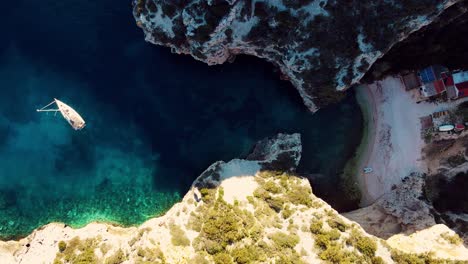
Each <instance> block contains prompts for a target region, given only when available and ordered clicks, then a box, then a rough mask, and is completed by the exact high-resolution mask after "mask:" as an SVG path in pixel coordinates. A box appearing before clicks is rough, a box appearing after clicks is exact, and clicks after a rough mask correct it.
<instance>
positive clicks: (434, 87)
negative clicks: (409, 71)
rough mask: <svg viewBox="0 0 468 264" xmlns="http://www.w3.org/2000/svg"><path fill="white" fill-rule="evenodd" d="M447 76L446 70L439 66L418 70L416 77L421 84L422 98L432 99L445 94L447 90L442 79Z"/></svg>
mask: <svg viewBox="0 0 468 264" xmlns="http://www.w3.org/2000/svg"><path fill="white" fill-rule="evenodd" d="M447 74H448V69H447V68H445V67H443V66H440V65H433V66H429V67H427V68H424V69H422V70H420V71H419V72H418V76H419V79H420V80H421V83H422V85H421V88H420V91H421V94H422V95H423V96H424V97H432V96H436V95H439V94H442V93H443V92H445V91H446V90H447V88H446V86H445V83H444V78H446V77H447Z"/></svg>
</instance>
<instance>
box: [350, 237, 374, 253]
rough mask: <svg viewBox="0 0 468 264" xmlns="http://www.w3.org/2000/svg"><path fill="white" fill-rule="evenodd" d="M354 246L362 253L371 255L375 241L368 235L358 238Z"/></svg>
mask: <svg viewBox="0 0 468 264" xmlns="http://www.w3.org/2000/svg"><path fill="white" fill-rule="evenodd" d="M355 246H356V248H357V249H358V250H359V251H360V252H361V253H362V254H364V255H365V256H368V257H373V256H374V255H375V251H376V250H377V243H376V242H375V241H374V240H372V239H371V238H370V237H360V238H358V240H357V243H356V245H355Z"/></svg>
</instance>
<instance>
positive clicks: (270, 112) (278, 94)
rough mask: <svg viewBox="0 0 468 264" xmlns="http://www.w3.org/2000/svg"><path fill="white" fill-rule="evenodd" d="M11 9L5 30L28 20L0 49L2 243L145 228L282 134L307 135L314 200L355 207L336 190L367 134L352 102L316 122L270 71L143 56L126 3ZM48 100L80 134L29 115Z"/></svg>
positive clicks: (253, 65) (241, 63) (305, 163)
mask: <svg viewBox="0 0 468 264" xmlns="http://www.w3.org/2000/svg"><path fill="white" fill-rule="evenodd" d="M47 2H50V3H47ZM5 5H6V6H7V7H6V9H7V10H9V11H11V12H8V15H7V16H5V17H2V18H1V19H5V21H2V22H3V23H2V24H4V25H5V24H7V23H6V21H8V20H11V19H12V18H13V17H15V16H22V17H25V19H24V20H20V21H18V25H17V27H15V28H6V29H4V32H5V36H6V37H7V38H8V39H9V40H10V41H9V42H4V43H1V44H0V87H2V89H1V90H0V102H1V104H0V110H1V111H0V113H1V114H0V158H1V159H0V237H2V238H3V239H8V238H15V237H19V236H24V235H27V234H28V233H30V232H31V231H32V230H33V229H34V228H37V227H39V226H41V225H44V224H47V223H49V222H52V221H60V222H65V223H66V224H69V225H72V226H76V227H78V226H83V225H85V224H86V223H89V222H91V221H109V222H115V223H118V224H122V225H134V224H139V223H141V222H143V221H145V220H147V219H148V218H150V217H152V216H156V215H158V214H161V213H164V212H165V211H166V210H167V209H168V208H170V207H171V206H172V205H173V204H174V203H176V202H178V201H179V200H180V198H181V196H183V195H184V194H185V192H186V191H187V190H188V188H189V187H190V185H191V183H192V181H193V180H194V179H195V178H196V177H197V176H198V175H199V174H200V173H201V172H202V171H203V170H204V169H205V168H207V167H208V166H209V165H210V164H211V163H213V162H214V161H216V160H230V159H232V158H235V157H239V156H242V155H245V154H246V153H247V152H248V151H249V149H250V148H251V147H252V145H253V144H254V143H255V142H256V141H257V140H259V139H261V138H264V137H267V136H272V135H274V134H276V133H278V132H286V133H288V132H299V133H301V134H302V139H303V159H302V162H301V165H300V168H299V172H300V173H301V174H304V175H313V176H311V178H313V179H315V180H316V181H317V182H313V183H312V185H313V187H314V192H315V193H316V194H317V195H318V196H319V197H321V198H323V199H325V200H326V201H328V202H330V203H331V204H332V205H333V206H334V207H335V208H337V209H339V210H346V209H348V208H349V207H350V206H351V207H352V206H353V205H348V204H346V201H340V197H342V196H341V193H340V190H338V189H336V187H335V186H336V184H337V183H338V182H339V175H340V173H341V170H342V169H343V167H344V164H345V162H346V160H347V159H349V158H350V157H351V156H352V155H353V153H354V151H355V149H356V147H357V144H358V143H359V141H360V139H361V134H362V117H361V115H362V114H361V111H360V109H359V106H358V105H357V103H356V100H355V98H354V95H353V94H349V95H348V96H347V98H346V99H345V100H344V101H343V102H341V103H340V104H339V105H334V106H330V107H328V108H326V109H322V110H320V111H319V112H318V113H316V114H314V115H312V114H311V113H309V112H308V111H307V109H306V108H305V107H304V106H303V105H302V102H301V99H300V98H299V96H298V95H297V92H296V91H295V90H294V89H293V87H292V86H291V85H290V84H289V83H288V82H285V81H280V80H279V76H278V73H275V72H274V68H273V66H271V65H269V64H268V63H266V62H263V61H261V60H259V59H255V58H250V57H239V58H238V59H237V60H236V62H235V63H233V64H229V65H222V66H216V67H208V66H206V65H204V64H202V63H200V62H196V61H194V60H193V59H192V58H190V57H188V56H179V55H174V54H171V53H170V51H169V50H168V49H165V48H158V47H154V46H152V45H150V44H147V43H145V42H144V40H143V36H142V34H141V32H140V31H139V30H138V28H136V26H135V25H134V21H133V18H132V16H131V7H130V6H129V5H130V3H125V2H120V3H118V2H114V1H109V0H105V1H101V2H100V3H95V2H91V1H71V3H69V4H67V5H63V6H62V5H60V4H52V1H45V2H44V1H43V2H41V3H40V4H39V3H36V2H35V1H31V0H27V1H22V2H21V3H20V4H13V3H7V4H5ZM22 5H24V6H28V8H27V9H26V8H24V6H23V8H22ZM35 5H40V8H39V7H38V8H33V7H34V6H35ZM25 10H31V11H29V12H30V13H28V14H25V13H24V12H25ZM98 10H107V11H106V12H105V13H101V11H98ZM33 11H34V12H33ZM65 14H66V17H65ZM83 14H86V16H85V17H83ZM57 16H58V17H57ZM61 16H64V17H62V18H61ZM74 18H79V21H77V20H76V19H74ZM57 21H60V23H57ZM38 28H40V30H38ZM115 28H118V29H119V30H115ZM31 39H34V41H31ZM54 97H57V98H59V99H61V100H63V101H64V102H66V103H69V104H70V105H71V106H73V107H74V108H75V109H77V110H78V111H79V112H80V113H81V114H82V115H83V117H84V118H85V119H86V121H87V127H86V128H85V129H84V130H83V131H78V132H75V131H73V130H72V129H71V128H70V127H69V126H68V124H66V123H65V121H63V120H61V119H60V118H59V117H55V116H54V115H53V114H50V115H39V114H37V113H36V112H35V109H36V108H38V107H40V106H42V105H44V104H46V103H48V102H50V101H51V99H52V98H54Z"/></svg>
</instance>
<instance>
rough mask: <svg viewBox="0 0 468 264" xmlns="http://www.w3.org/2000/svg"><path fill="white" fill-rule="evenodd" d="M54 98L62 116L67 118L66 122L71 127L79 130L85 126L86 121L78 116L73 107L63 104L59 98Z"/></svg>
mask: <svg viewBox="0 0 468 264" xmlns="http://www.w3.org/2000/svg"><path fill="white" fill-rule="evenodd" d="M54 100H55V103H56V104H57V106H58V109H59V111H60V113H61V114H62V116H63V118H65V120H67V122H68V123H69V124H70V125H71V126H72V127H73V129H75V130H80V129H83V128H84V127H85V125H86V123H85V121H84V119H83V118H82V117H81V116H80V114H78V112H76V111H75V109H73V108H71V107H70V106H69V105H67V104H65V103H64V102H62V101H60V100H57V99H54Z"/></svg>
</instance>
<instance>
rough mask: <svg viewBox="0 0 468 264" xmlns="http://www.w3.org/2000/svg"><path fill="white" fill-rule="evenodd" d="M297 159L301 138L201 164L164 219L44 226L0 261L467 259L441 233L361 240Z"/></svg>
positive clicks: (6, 248)
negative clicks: (300, 172) (301, 172)
mask: <svg viewBox="0 0 468 264" xmlns="http://www.w3.org/2000/svg"><path fill="white" fill-rule="evenodd" d="M300 157H301V142H300V135H299V134H293V135H285V134H279V135H278V136H276V137H274V138H270V139H265V140H262V141H260V142H259V143H258V144H257V145H256V146H255V148H254V149H253V151H252V152H251V154H250V155H249V156H248V157H247V158H246V159H234V160H231V161H229V162H217V163H215V164H213V165H212V166H210V167H209V168H208V169H207V170H206V171H205V172H204V173H202V175H200V177H199V178H198V179H197V180H196V181H195V182H194V184H193V186H192V188H191V189H190V190H189V192H188V193H187V194H186V195H185V197H184V198H183V200H182V201H181V202H180V203H178V204H176V205H174V206H173V207H172V208H171V209H170V210H169V211H168V212H167V213H166V214H165V215H164V216H161V217H158V218H153V219H150V220H148V221H147V222H145V223H144V224H142V225H141V226H139V227H129V228H122V227H116V226H112V225H109V224H102V223H92V224H89V225H87V226H86V227H83V228H81V229H73V228H71V227H68V226H66V225H64V224H59V223H52V224H49V225H46V226H44V227H41V228H38V229H37V230H35V231H34V232H33V233H32V234H31V235H29V236H28V237H26V238H24V239H22V240H20V241H8V242H0V259H1V260H2V263H22V264H27V263H34V264H35V263H52V262H53V263H424V262H421V261H425V263H432V262H435V261H440V260H441V259H450V260H460V262H459V263H463V262H462V261H463V260H467V259H468V249H466V248H465V247H464V246H463V244H462V243H461V241H460V238H459V237H458V236H457V235H456V234H455V233H454V232H453V231H451V230H450V229H448V228H447V227H446V226H444V225H434V226H431V227H430V228H428V229H425V230H421V231H419V232H417V233H415V234H413V235H411V236H404V235H399V236H394V237H391V238H390V239H388V240H387V241H385V240H382V239H379V238H377V237H374V236H372V235H369V234H367V233H366V232H365V231H364V230H363V229H362V228H361V227H360V226H359V225H358V224H356V223H355V222H352V221H350V220H348V219H346V218H345V217H343V216H341V215H339V214H338V213H337V212H336V211H335V210H333V209H332V208H331V207H330V206H329V205H327V204H326V203H325V202H323V201H322V200H321V199H319V198H317V197H315V196H314V195H313V193H312V192H311V188H310V184H309V182H308V181H307V179H305V178H302V177H300V176H297V175H295V174H294V170H295V168H296V166H297V165H298V163H299V160H300ZM273 169H274V170H273ZM429 252H431V253H429ZM411 261H412V262H411ZM415 261H416V262H415ZM437 263H439V262H437Z"/></svg>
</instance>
